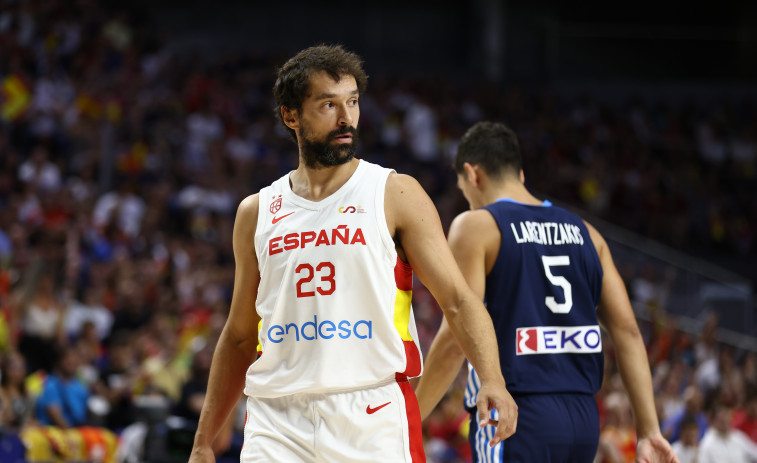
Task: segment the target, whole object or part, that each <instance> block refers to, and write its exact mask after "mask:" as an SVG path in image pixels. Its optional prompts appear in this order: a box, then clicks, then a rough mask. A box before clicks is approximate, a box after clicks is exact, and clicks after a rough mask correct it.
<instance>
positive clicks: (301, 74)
mask: <svg viewBox="0 0 757 463" xmlns="http://www.w3.org/2000/svg"><path fill="white" fill-rule="evenodd" d="M321 71H324V72H326V73H328V75H329V76H331V77H332V78H333V79H334V80H335V81H339V79H340V78H341V77H342V76H343V75H350V76H352V77H354V78H355V81H356V82H357V89H358V91H359V92H360V93H363V92H364V91H365V89H366V87H367V85H368V75H367V74H366V73H365V71H364V70H363V60H362V59H361V58H360V57H359V56H358V55H356V54H355V53H352V52H349V51H347V50H345V49H344V48H343V47H342V46H341V45H317V46H314V47H310V48H306V49H304V50H302V51H301V52H299V53H297V54H296V55H294V56H293V57H292V58H290V59H289V61H287V62H286V63H284V65H283V66H281V67H280V68H279V69H278V73H277V76H276V83H275V84H274V86H273V96H274V98H275V99H276V108H275V112H276V117H278V118H279V120H280V121H281V123H282V124H283V123H284V120H283V119H282V118H281V108H282V107H286V108H289V109H296V110H300V109H302V102H303V100H304V99H305V96H306V95H307V92H308V89H309V88H310V77H311V76H312V75H313V74H316V73H318V72H321ZM284 127H285V128H286V129H287V131H288V132H289V134H290V135H291V136H292V139H293V140H295V141H297V136H296V134H295V132H294V130H292V129H290V128H289V127H287V126H286V124H284Z"/></svg>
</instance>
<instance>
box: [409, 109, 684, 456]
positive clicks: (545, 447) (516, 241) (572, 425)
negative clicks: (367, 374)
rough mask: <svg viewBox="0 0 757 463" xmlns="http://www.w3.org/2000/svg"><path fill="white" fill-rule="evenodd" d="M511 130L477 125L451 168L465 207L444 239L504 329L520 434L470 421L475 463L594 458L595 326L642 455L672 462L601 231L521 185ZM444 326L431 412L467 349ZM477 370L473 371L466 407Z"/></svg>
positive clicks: (598, 357)
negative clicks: (496, 438)
mask: <svg viewBox="0 0 757 463" xmlns="http://www.w3.org/2000/svg"><path fill="white" fill-rule="evenodd" d="M521 164H522V161H521V154H520V148H519V145H518V140H517V137H516V135H515V133H514V132H513V131H512V130H510V129H509V128H507V127H506V126H504V125H502V124H499V123H492V122H480V123H478V124H476V125H474V126H473V127H472V128H471V129H470V130H469V131H468V132H467V133H466V134H465V136H464V137H463V138H462V140H461V143H460V146H459V148H458V153H457V158H456V161H455V169H456V170H457V174H458V187H459V188H460V189H461V190H462V192H463V195H464V196H465V198H466V200H467V201H468V203H469V204H470V207H471V209H472V210H471V211H468V212H464V213H463V214H461V215H460V216H458V217H457V218H456V219H455V220H454V221H453V222H452V225H451V227H450V230H449V237H448V241H449V243H450V247H451V248H452V252H453V254H454V256H455V258H456V260H457V263H458V265H459V266H460V269H461V270H462V271H463V274H464V275H465V277H466V279H467V280H468V284H469V285H470V286H471V288H472V289H473V291H474V292H475V293H476V294H477V295H478V297H480V298H481V299H482V300H484V301H485V302H486V305H487V310H488V312H489V315H490V316H491V317H492V321H493V322H494V327H495V330H496V331H497V342H498V345H499V349H500V362H501V368H502V373H503V376H504V378H505V381H507V388H508V391H509V392H510V394H512V396H513V398H514V399H515V402H516V404H517V405H518V430H517V432H516V433H515V434H514V435H513V436H512V437H510V438H509V439H507V440H505V441H503V442H501V443H499V444H498V445H496V446H494V447H490V446H489V445H487V444H488V443H489V442H490V439H489V438H490V436H491V433H490V432H489V430H488V429H486V428H480V427H478V426H477V424H476V420H471V428H470V434H469V440H470V444H471V447H472V450H473V454H474V455H475V461H476V462H487V463H488V462H521V463H531V462H539V463H548V462H577V463H578V462H586V463H588V462H591V461H593V459H594V457H595V455H596V451H597V445H598V440H599V419H598V411H597V405H596V402H595V399H594V394H595V393H596V392H597V391H598V390H599V387H600V385H601V382H602V376H603V356H602V342H601V335H600V325H601V326H602V327H603V328H604V329H605V330H606V331H607V333H608V334H609V335H610V337H611V339H612V342H613V346H614V349H615V351H616V354H617V361H618V367H619V369H620V373H621V376H622V378H623V382H624V384H625V387H626V389H627V390H628V394H629V397H630V400H631V403H632V407H633V413H634V419H635V424H636V430H637V436H638V445H637V457H636V459H637V461H638V462H648V463H652V462H675V461H677V460H676V457H675V454H674V453H673V451H672V449H671V447H670V445H669V443H668V442H667V441H666V440H665V438H664V437H663V436H662V434H661V433H660V428H659V425H658V421H657V415H656V411H655V407H654V397H653V392H652V381H651V375H650V370H649V363H648V361H647V356H646V352H645V349H644V344H643V342H642V339H641V336H640V333H639V330H638V326H637V324H636V320H635V318H634V315H633V312H632V309H631V305H630V302H629V300H628V295H627V293H626V290H625V287H624V286H623V282H622V280H621V278H620V276H619V274H618V272H617V270H616V268H615V265H614V263H613V260H612V256H611V255H610V250H609V249H608V247H607V244H606V242H605V240H604V239H603V238H602V236H601V235H600V234H599V233H598V232H597V231H596V230H595V229H594V227H592V226H591V225H589V224H588V223H586V222H584V221H583V220H581V219H580V218H579V217H578V216H576V215H575V214H572V213H570V212H568V211H566V210H564V209H562V208H559V207H557V206H554V205H552V204H551V203H549V202H548V201H540V200H538V199H536V198H535V197H534V196H532V195H531V194H530V193H529V192H528V190H527V189H526V188H525V186H524V183H523V182H524V177H523V171H522V167H521ZM449 328H450V327H449V325H448V324H447V322H446V321H445V322H443V324H442V327H441V328H440V330H439V333H438V334H437V336H436V338H435V339H434V342H433V344H432V346H431V349H430V351H429V353H428V355H427V357H426V370H425V372H424V375H423V377H422V378H421V380H420V383H419V384H418V387H417V389H416V393H417V395H418V400H419V404H420V408H421V415H422V417H423V418H425V417H426V416H428V414H429V413H430V412H431V411H432V409H433V408H434V407H435V406H436V404H437V402H438V401H439V400H440V398H441V397H442V395H443V394H444V393H445V392H446V391H447V388H448V387H449V385H450V384H451V382H452V381H453V380H454V378H455V377H456V376H457V373H458V371H459V369H460V364H461V363H462V360H463V353H462V352H461V351H460V348H459V347H458V345H457V343H456V342H455V340H454V337H453V336H452V335H451V332H450V330H449ZM478 380H479V378H478V377H477V374H476V371H475V369H473V368H471V367H469V375H468V386H467V390H466V407H467V408H468V409H469V410H471V404H473V403H475V397H476V393H477V389H478V385H479V382H478Z"/></svg>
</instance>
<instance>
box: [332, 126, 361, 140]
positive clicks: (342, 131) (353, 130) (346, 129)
mask: <svg viewBox="0 0 757 463" xmlns="http://www.w3.org/2000/svg"><path fill="white" fill-rule="evenodd" d="M346 134H350V135H352V138H357V129H356V128H355V127H352V126H351V125H345V126H344V127H340V128H338V129H336V130H333V131H331V132H329V135H328V140H329V141H331V140H333V139H334V138H336V137H338V136H339V135H346Z"/></svg>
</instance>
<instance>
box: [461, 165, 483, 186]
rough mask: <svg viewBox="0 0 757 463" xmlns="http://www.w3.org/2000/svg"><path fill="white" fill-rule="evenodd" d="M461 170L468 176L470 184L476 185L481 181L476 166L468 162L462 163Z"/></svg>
mask: <svg viewBox="0 0 757 463" xmlns="http://www.w3.org/2000/svg"><path fill="white" fill-rule="evenodd" d="M463 172H465V176H466V177H467V178H468V181H469V182H471V185H473V186H478V184H479V182H480V181H481V176H480V175H479V173H478V168H477V167H476V166H474V165H473V164H471V163H470V162H466V163H463Z"/></svg>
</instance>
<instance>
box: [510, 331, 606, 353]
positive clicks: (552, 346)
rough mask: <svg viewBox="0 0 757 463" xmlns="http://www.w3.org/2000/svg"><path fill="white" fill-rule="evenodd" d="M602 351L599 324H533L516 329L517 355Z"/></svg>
mask: <svg viewBox="0 0 757 463" xmlns="http://www.w3.org/2000/svg"><path fill="white" fill-rule="evenodd" d="M597 352H602V335H601V334H600V331H599V325H588V326H532V327H529V328H517V329H516V330H515V355H532V354H594V353H597Z"/></svg>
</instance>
